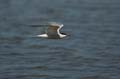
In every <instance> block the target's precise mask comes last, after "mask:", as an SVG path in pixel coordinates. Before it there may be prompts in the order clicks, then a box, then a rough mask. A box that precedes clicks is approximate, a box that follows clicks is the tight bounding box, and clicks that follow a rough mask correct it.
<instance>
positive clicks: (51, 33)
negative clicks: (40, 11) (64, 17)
mask: <svg viewBox="0 0 120 79" xmlns="http://www.w3.org/2000/svg"><path fill="white" fill-rule="evenodd" d="M47 26H48V27H47V29H46V30H45V34H40V35H37V37H41V38H50V39H60V38H64V37H66V36H67V34H65V33H61V32H60V29H61V28H62V27H63V26H64V25H63V24H59V23H56V22H50V23H48V25H47Z"/></svg>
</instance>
